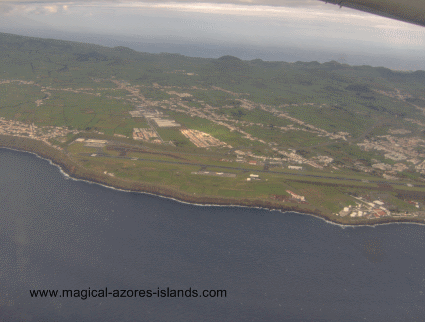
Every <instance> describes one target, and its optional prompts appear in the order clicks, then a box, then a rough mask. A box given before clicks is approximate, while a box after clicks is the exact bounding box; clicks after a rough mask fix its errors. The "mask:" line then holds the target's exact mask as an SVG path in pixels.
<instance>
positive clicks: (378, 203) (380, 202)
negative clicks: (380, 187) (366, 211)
mask: <svg viewBox="0 0 425 322" xmlns="http://www.w3.org/2000/svg"><path fill="white" fill-rule="evenodd" d="M373 203H375V204H377V205H380V206H382V205H383V204H384V203H383V202H382V201H380V200H375V201H374V202H373Z"/></svg>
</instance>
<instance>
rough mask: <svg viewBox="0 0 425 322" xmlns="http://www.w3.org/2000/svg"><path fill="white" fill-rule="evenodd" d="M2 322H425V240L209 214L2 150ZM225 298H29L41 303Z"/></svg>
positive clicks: (420, 234)
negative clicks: (103, 293) (101, 293)
mask: <svg viewBox="0 0 425 322" xmlns="http://www.w3.org/2000/svg"><path fill="white" fill-rule="evenodd" d="M0 245H1V246H0V247H1V248H0V249H1V258H0V321H72V322H76V321H102V322H108V321H221V322H225V321H232V322H235V321H385V322H389V321H403V322H405V321H424V320H425V294H424V293H425V269H424V267H425V226H420V225H414V224H391V225H382V226H378V227H356V228H353V227H346V228H342V227H340V226H338V225H334V224H330V223H327V222H325V221H323V220H322V219H319V218H315V217H313V216H309V215H304V214H297V213H281V212H277V211H267V210H262V209H250V208H239V207H211V206H207V207H203V206H195V205H190V204H184V203H180V202H178V201H175V200H170V199H165V198H161V197H157V196H152V195H145V194H140V193H132V192H123V191H117V190H113V189H110V188H107V187H103V186H100V185H97V184H91V183H88V182H84V181H75V180H72V179H69V178H67V177H66V176H64V175H63V174H62V173H61V171H60V170H59V169H58V168H57V167H56V166H53V165H51V164H50V163H49V162H48V161H46V160H43V159H40V158H38V157H36V156H35V155H32V154H28V153H23V152H16V151H11V150H6V149H0ZM89 288H90V290H101V289H105V288H107V290H108V292H112V291H113V290H115V289H116V290H133V291H134V290H151V291H153V292H157V291H158V288H159V289H160V290H165V292H166V290H167V288H168V290H189V289H190V290H192V291H193V290H197V291H198V292H202V291H203V290H225V291H226V293H227V294H226V295H227V296H226V297H219V298H211V297H200V296H198V297H161V296H157V295H153V296H152V297H146V296H145V297H139V296H138V297H137V298H135V297H126V298H124V297H113V295H108V297H87V299H85V300H84V299H82V298H81V297H43V298H42V297H40V296H38V297H31V294H30V290H59V293H58V294H62V293H61V292H62V290H88V289H89Z"/></svg>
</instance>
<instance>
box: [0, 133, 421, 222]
mask: <svg viewBox="0 0 425 322" xmlns="http://www.w3.org/2000/svg"><path fill="white" fill-rule="evenodd" d="M0 148H8V149H13V150H18V151H22V152H30V153H34V154H36V155H38V156H40V157H42V158H44V159H47V160H50V161H51V162H52V163H53V164H54V165H56V166H58V167H59V168H60V169H61V170H62V171H63V172H64V173H65V174H67V175H69V176H70V177H71V178H73V179H77V180H84V181H88V182H93V183H97V184H101V185H105V186H107V187H112V188H115V189H119V190H124V191H128V192H141V193H148V194H153V195H157V196H161V197H165V198H171V199H175V200H177V201H180V202H185V203H191V204H197V205H211V206H240V207H252V208H263V209H268V210H278V211H281V212H298V213H303V214H307V215H312V216H315V217H319V218H322V219H324V220H326V221H328V222H331V223H334V224H338V225H343V226H366V225H367V226H374V225H380V224H389V223H416V224H425V221H424V220H418V219H417V218H388V217H387V218H377V219H373V220H363V219H356V220H353V219H348V218H341V217H339V218H338V217H337V218H335V216H332V215H331V214H327V213H323V212H322V211H320V210H318V209H311V208H310V209H306V208H302V207H297V206H284V205H282V204H281V203H278V202H273V201H271V200H258V199H254V200H253V199H236V198H217V197H209V196H195V195H191V194H188V193H184V192H181V191H178V190H176V189H173V188H170V187H167V186H164V185H154V184H147V183H143V182H135V181H129V180H125V179H119V178H116V177H109V176H105V175H102V174H97V173H94V172H92V171H89V170H87V169H85V168H84V167H81V166H80V165H78V164H77V163H75V162H74V161H72V159H71V158H70V157H69V156H68V154H67V153H66V152H63V151H60V150H58V149H56V148H53V147H52V146H49V145H48V144H46V143H45V142H42V141H39V140H34V139H29V138H23V137H16V136H7V135H0ZM306 212H307V213H306Z"/></svg>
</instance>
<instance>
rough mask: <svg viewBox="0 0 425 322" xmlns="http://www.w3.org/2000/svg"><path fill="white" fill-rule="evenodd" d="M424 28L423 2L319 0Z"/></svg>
mask: <svg viewBox="0 0 425 322" xmlns="http://www.w3.org/2000/svg"><path fill="white" fill-rule="evenodd" d="M320 1H323V2H327V3H333V4H337V5H339V6H342V7H348V8H353V9H358V10H361V11H366V12H370V13H373V14H377V15H380V16H383V17H387V18H393V19H397V20H401V21H405V22H410V23H414V24H416V25H420V26H424V27H425V0H320Z"/></svg>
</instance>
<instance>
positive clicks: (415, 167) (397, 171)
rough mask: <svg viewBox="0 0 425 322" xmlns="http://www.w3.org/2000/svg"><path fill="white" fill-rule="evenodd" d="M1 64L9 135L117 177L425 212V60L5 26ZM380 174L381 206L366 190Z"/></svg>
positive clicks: (0, 119)
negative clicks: (28, 32) (361, 62)
mask: <svg viewBox="0 0 425 322" xmlns="http://www.w3.org/2000/svg"><path fill="white" fill-rule="evenodd" d="M0 72H1V73H0V135H5V136H10V137H20V138H26V139H31V140H38V141H42V142H44V144H46V145H49V146H50V147H53V148H54V149H57V150H58V151H61V153H62V152H63V153H65V154H66V155H67V158H69V160H72V162H75V163H76V164H77V165H78V166H80V167H81V169H85V170H84V171H91V173H96V175H97V176H99V177H104V178H107V179H105V180H121V181H120V182H125V183H126V184H129V185H130V182H133V183H134V182H139V183H146V184H147V183H149V184H156V185H158V186H160V187H167V189H171V190H172V191H174V193H177V192H178V193H181V194H182V196H186V197H184V198H186V199H188V198H189V197H188V196H190V198H192V199H193V198H195V197H196V198H201V200H202V198H204V200H207V199H208V200H211V199H210V198H213V199H214V198H218V199H220V200H224V199H225V200H232V201H229V202H233V203H235V202H236V203H238V202H239V203H243V204H253V205H260V204H261V205H267V204H273V207H278V208H279V207H280V208H285V209H300V210H302V209H308V210H309V211H312V212H314V213H321V214H326V216H328V218H331V219H332V220H336V221H338V220H339V221H346V222H356V220H357V222H363V221H365V220H366V221H367V220H375V219H376V218H377V216H378V217H379V216H381V215H379V214H382V213H383V212H384V213H385V217H388V218H390V217H392V216H398V217H399V216H401V215H400V214H403V215H404V214H406V211H407V213H408V215H409V216H411V217H412V218H413V217H415V218H416V217H418V218H420V217H421V216H424V217H425V212H424V211H425V205H424V204H423V200H424V198H423V197H424V196H425V98H424V97H423V91H424V86H425V85H424V84H425V72H424V71H416V72H396V71H392V70H389V69H385V68H373V67H370V66H349V65H346V64H339V63H337V62H334V61H331V62H328V63H324V64H320V63H318V62H296V63H285V62H265V61H262V60H259V59H256V60H252V61H242V60H240V59H238V58H236V57H232V56H223V57H221V58H219V59H201V58H190V57H185V56H181V55H176V54H147V53H139V52H136V51H133V50H131V49H128V48H124V47H115V48H108V47H101V46H95V45H89V44H80V43H73V42H64V41H55V40H45V39H38V38H29V37H20V36H14V35H10V34H0ZM137 133H141V134H140V135H139V134H137ZM90 140H91V141H90ZM227 174H232V175H231V176H230V175H227ZM114 182H115V181H114ZM133 183H132V184H133ZM382 187H385V189H386V190H385V189H384V190H385V191H387V192H386V194H385V195H383V196H381V197H379V198H381V199H379V198H378V197H376V198H378V199H379V200H381V202H382V203H383V204H384V205H385V206H382V207H383V208H385V211H383V212H380V211H377V210H374V209H375V208H373V207H372V206H371V205H370V204H371V203H370V202H369V203H368V202H366V201H364V200H368V199H367V198H372V199H373V196H375V192H376V191H380V190H382V189H383V188H382ZM164 189H165V188H164ZM171 190H170V191H171ZM288 191H289V192H288ZM182 198H183V197H182ZM184 198H183V199H184ZM192 199H191V200H192ZM197 200H198V201H199V199H197ZM238 200H239V201H238ZM359 200H360V201H359ZM362 200H363V201H362ZM372 201H373V200H372ZM362 202H363V204H362ZM367 204H369V208H370V209H369V208H367V207H368V206H366V205H367ZM372 204H373V203H372ZM377 204H380V203H377ZM412 205H413V206H412ZM350 207H352V208H350ZM356 207H357V208H356ZM354 208H356V209H357V210H356V211H355V212H353V213H362V214H363V213H365V214H368V215H367V216H366V215H362V216H361V217H362V218H358V216H356V215H354V216H351V215H349V214H348V213H347V214H345V213H346V212H347V211H348V210H343V209H354ZM359 209H361V210H359ZM381 210H382V209H381ZM343 217H344V218H343ZM366 217H367V218H366ZM378 219H379V218H378Z"/></svg>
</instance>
